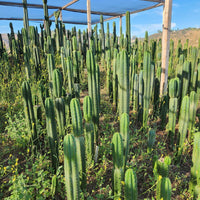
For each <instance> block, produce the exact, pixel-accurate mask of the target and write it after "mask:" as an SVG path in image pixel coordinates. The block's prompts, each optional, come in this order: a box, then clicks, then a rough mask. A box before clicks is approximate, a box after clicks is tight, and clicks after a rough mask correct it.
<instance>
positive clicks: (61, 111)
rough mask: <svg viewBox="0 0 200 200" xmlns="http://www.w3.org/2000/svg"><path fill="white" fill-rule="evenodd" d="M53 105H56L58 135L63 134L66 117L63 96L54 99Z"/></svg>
mask: <svg viewBox="0 0 200 200" xmlns="http://www.w3.org/2000/svg"><path fill="white" fill-rule="evenodd" d="M55 107H56V118H57V124H58V130H59V135H60V136H64V135H65V125H66V117H65V101H64V99H63V98H56V99H55Z"/></svg>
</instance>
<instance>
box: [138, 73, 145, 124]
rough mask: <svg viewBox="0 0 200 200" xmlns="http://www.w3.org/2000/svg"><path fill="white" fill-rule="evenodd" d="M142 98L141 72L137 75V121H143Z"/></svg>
mask: <svg viewBox="0 0 200 200" xmlns="http://www.w3.org/2000/svg"><path fill="white" fill-rule="evenodd" d="M143 96H144V80H143V70H141V71H140V73H139V94H138V99H139V108H138V121H141V122H142V121H143V101H144V99H143Z"/></svg>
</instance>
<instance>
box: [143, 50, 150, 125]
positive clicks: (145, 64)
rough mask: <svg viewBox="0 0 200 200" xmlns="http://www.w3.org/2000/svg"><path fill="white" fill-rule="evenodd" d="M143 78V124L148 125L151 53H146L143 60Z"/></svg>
mask: <svg viewBox="0 0 200 200" xmlns="http://www.w3.org/2000/svg"><path fill="white" fill-rule="evenodd" d="M143 68H144V70H143V79H144V106H143V126H146V125H147V121H148V114H149V102H150V98H151V55H150V53H149V52H147V51H146V52H145V53H144V61H143Z"/></svg>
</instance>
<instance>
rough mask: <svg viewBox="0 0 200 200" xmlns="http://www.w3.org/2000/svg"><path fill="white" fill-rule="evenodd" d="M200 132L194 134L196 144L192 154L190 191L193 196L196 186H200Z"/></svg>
mask: <svg viewBox="0 0 200 200" xmlns="http://www.w3.org/2000/svg"><path fill="white" fill-rule="evenodd" d="M199 142H200V132H197V133H195V134H194V144H193V153H192V163H193V165H192V168H191V178H190V184H189V189H190V192H191V194H193V193H194V189H195V186H196V185H199V184H200V143H199Z"/></svg>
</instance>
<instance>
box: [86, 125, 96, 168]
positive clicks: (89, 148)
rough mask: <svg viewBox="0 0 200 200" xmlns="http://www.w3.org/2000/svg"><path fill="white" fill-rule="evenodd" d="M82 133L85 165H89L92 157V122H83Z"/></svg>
mask: <svg viewBox="0 0 200 200" xmlns="http://www.w3.org/2000/svg"><path fill="white" fill-rule="evenodd" d="M84 134H85V148H86V151H85V152H86V157H87V165H88V166H89V165H90V164H91V163H92V160H93V157H94V124H93V123H92V122H87V123H85V129H84Z"/></svg>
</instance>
